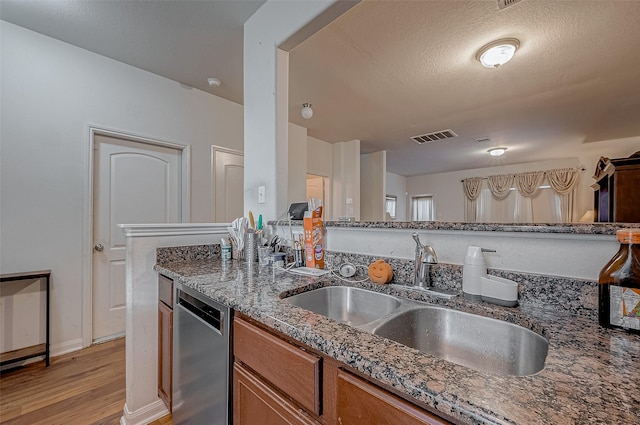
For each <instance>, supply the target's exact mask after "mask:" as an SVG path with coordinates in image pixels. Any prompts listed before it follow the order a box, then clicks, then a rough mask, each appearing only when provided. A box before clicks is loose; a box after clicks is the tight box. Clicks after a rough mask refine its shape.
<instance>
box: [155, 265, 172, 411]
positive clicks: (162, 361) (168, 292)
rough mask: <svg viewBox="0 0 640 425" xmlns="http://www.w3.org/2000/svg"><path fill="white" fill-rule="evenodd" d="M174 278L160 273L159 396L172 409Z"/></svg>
mask: <svg viewBox="0 0 640 425" xmlns="http://www.w3.org/2000/svg"><path fill="white" fill-rule="evenodd" d="M172 363H173V280H171V279H169V278H168V277H166V276H163V275H158V397H160V399H161V400H162V401H163V402H164V404H165V405H166V406H167V409H169V411H170V412H171V411H172V406H171V392H172V385H173V380H172V378H171V374H172V373H173V367H172Z"/></svg>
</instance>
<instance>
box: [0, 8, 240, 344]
mask: <svg viewBox="0 0 640 425" xmlns="http://www.w3.org/2000/svg"><path fill="white" fill-rule="evenodd" d="M0 25H1V34H2V37H1V43H2V44H1V49H0V50H1V53H0V54H1V63H2V74H1V76H0V78H1V81H0V84H1V85H0V87H1V92H2V104H1V109H0V111H1V114H0V115H1V120H2V121H1V135H2V137H1V143H2V145H1V149H2V155H1V158H0V161H1V162H0V165H1V167H0V172H1V182H0V184H1V205H0V217H1V220H0V226H1V227H0V231H1V235H2V236H1V242H0V243H1V247H0V249H1V253H0V270H1V271H2V273H9V272H21V271H29V270H40V269H51V270H52V272H53V275H52V297H51V316H52V328H51V342H52V344H53V345H52V352H53V354H56V353H60V352H63V351H69V350H73V349H77V348H79V345H81V341H82V340H81V336H82V329H81V324H82V319H81V318H82V308H81V300H82V279H83V268H82V264H83V257H85V256H87V255H90V253H88V252H82V246H81V245H82V235H83V228H82V222H83V214H85V213H86V212H85V211H83V203H84V200H83V185H84V184H85V181H86V174H85V171H84V167H85V166H86V162H87V158H88V157H89V152H88V151H87V147H88V143H89V132H88V128H89V125H95V126H98V127H103V128H108V129H113V130H118V131H121V132H124V133H132V134H136V135H140V136H145V137H149V138H157V139H161V140H164V141H169V142H174V143H179V144H185V145H186V144H189V145H191V146H192V158H191V184H192V188H191V220H192V221H196V222H197V221H208V220H209V218H210V216H211V211H210V208H211V186H210V185H211V177H210V147H211V145H212V144H215V145H219V146H224V147H228V148H231V149H237V150H243V125H242V122H243V108H242V106H241V105H238V104H236V103H233V102H229V101H227V100H224V99H221V98H218V97H216V96H213V95H211V94H207V93H205V92H202V91H200V90H196V89H189V88H185V87H183V86H181V85H180V84H178V83H177V82H175V81H171V80H168V79H165V78H162V77H159V76H157V75H154V74H151V73H148V72H146V71H142V70H140V69H137V68H133V67H131V66H128V65H125V64H122V63H120V62H116V61H114V60H111V59H108V58H106V57H103V56H100V55H97V54H94V53H91V52H88V51H86V50H83V49H80V48H77V47H74V46H71V45H69V44H66V43H63V42H60V41H57V40H54V39H52V38H49V37H45V36H43V35H40V34H37V33H35V32H32V31H29V30H26V29H24V28H21V27H18V26H15V25H13V24H9V23H7V22H4V21H1V22H0Z"/></svg>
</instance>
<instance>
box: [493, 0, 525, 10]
mask: <svg viewBox="0 0 640 425" xmlns="http://www.w3.org/2000/svg"><path fill="white" fill-rule="evenodd" d="M521 1H522V0H498V10H504V9H506V8H507V7H509V6H513V5H514V4H516V3H520V2H521Z"/></svg>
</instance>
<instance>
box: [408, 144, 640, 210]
mask: <svg viewBox="0 0 640 425" xmlns="http://www.w3.org/2000/svg"><path fill="white" fill-rule="evenodd" d="M638 150H640V137H634V138H628V139H618V140H608V141H603V142H596V143H589V144H585V145H583V147H582V149H581V151H580V152H579V153H578V154H577V155H576V156H575V157H572V158H562V159H553V160H549V161H537V162H529V163H524V164H516V165H505V166H497V167H487V168H475V169H471V170H463V171H453V172H449V173H437V174H425V175H421V176H413V177H407V192H408V193H409V196H410V197H411V196H417V195H424V194H433V195H434V203H435V210H436V220H438V221H464V195H463V192H462V183H461V182H460V181H461V180H462V179H465V178H467V177H487V176H490V175H492V174H507V173H518V172H525V171H538V170H550V169H553V168H564V167H583V168H585V171H583V172H582V178H581V180H580V183H579V187H578V199H577V210H578V217H581V216H582V215H583V214H584V213H585V212H586V211H587V210H588V209H593V189H591V185H592V184H593V183H594V180H593V178H592V176H593V172H594V170H595V168H596V163H597V162H598V159H599V158H600V156H607V157H609V158H625V157H628V156H629V155H631V154H632V153H634V152H636V151H638Z"/></svg>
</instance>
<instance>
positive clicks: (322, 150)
mask: <svg viewBox="0 0 640 425" xmlns="http://www.w3.org/2000/svg"><path fill="white" fill-rule="evenodd" d="M332 163H333V146H332V145H331V143H327V142H324V141H322V140H320V139H316V138H314V137H307V173H308V174H313V175H316V176H322V177H331V165H332Z"/></svg>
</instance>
